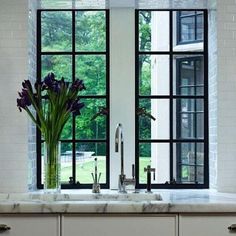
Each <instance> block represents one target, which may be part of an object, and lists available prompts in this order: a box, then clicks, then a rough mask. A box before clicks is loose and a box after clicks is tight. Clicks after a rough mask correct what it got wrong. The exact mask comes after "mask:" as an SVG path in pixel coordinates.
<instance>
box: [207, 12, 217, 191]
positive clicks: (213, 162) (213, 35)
mask: <svg viewBox="0 0 236 236" xmlns="http://www.w3.org/2000/svg"><path fill="white" fill-rule="evenodd" d="M216 14H217V12H216V10H215V9H210V10H209V14H208V24H209V32H208V35H209V36H208V37H209V181H210V188H216V187H217V28H216Z"/></svg>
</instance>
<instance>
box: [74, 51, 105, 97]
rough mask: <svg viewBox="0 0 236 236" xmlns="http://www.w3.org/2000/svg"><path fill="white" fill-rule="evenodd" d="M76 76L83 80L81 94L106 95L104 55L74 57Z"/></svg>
mask: <svg viewBox="0 0 236 236" xmlns="http://www.w3.org/2000/svg"><path fill="white" fill-rule="evenodd" d="M76 77H78V78H79V79H82V80H84V84H85V87H86V90H84V91H82V92H81V93H80V94H81V95H106V58H105V56H104V55H99V56H97V55H79V56H77V57H76Z"/></svg>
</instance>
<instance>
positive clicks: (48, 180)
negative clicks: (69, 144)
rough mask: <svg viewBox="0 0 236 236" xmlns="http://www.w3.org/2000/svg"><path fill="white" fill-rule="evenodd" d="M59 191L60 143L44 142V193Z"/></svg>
mask: <svg viewBox="0 0 236 236" xmlns="http://www.w3.org/2000/svg"><path fill="white" fill-rule="evenodd" d="M60 190H61V142H56V143H55V142H53V143H47V142H44V191H45V192H47V193H57V192H60Z"/></svg>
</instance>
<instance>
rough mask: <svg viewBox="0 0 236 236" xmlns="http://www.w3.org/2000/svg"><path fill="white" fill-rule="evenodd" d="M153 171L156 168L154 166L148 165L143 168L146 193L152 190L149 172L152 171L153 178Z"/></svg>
mask: <svg viewBox="0 0 236 236" xmlns="http://www.w3.org/2000/svg"><path fill="white" fill-rule="evenodd" d="M155 171H156V169H155V168H151V166H150V165H148V166H147V167H145V168H144V172H147V191H146V192H147V193H152V190H151V184H152V182H151V173H152V172H153V173H154V174H153V180H155Z"/></svg>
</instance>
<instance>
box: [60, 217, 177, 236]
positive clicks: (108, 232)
mask: <svg viewBox="0 0 236 236" xmlns="http://www.w3.org/2000/svg"><path fill="white" fill-rule="evenodd" d="M176 224H177V221H176V216H175V215H172V216H143V215H141V216H113V215H109V216H108V215H105V216H104V215H103V216H102V215H101V216H67V215H66V216H63V218H62V236H95V235H96V236H127V235H132V236H133V235H135V236H145V235H147V236H177V225H176Z"/></svg>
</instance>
